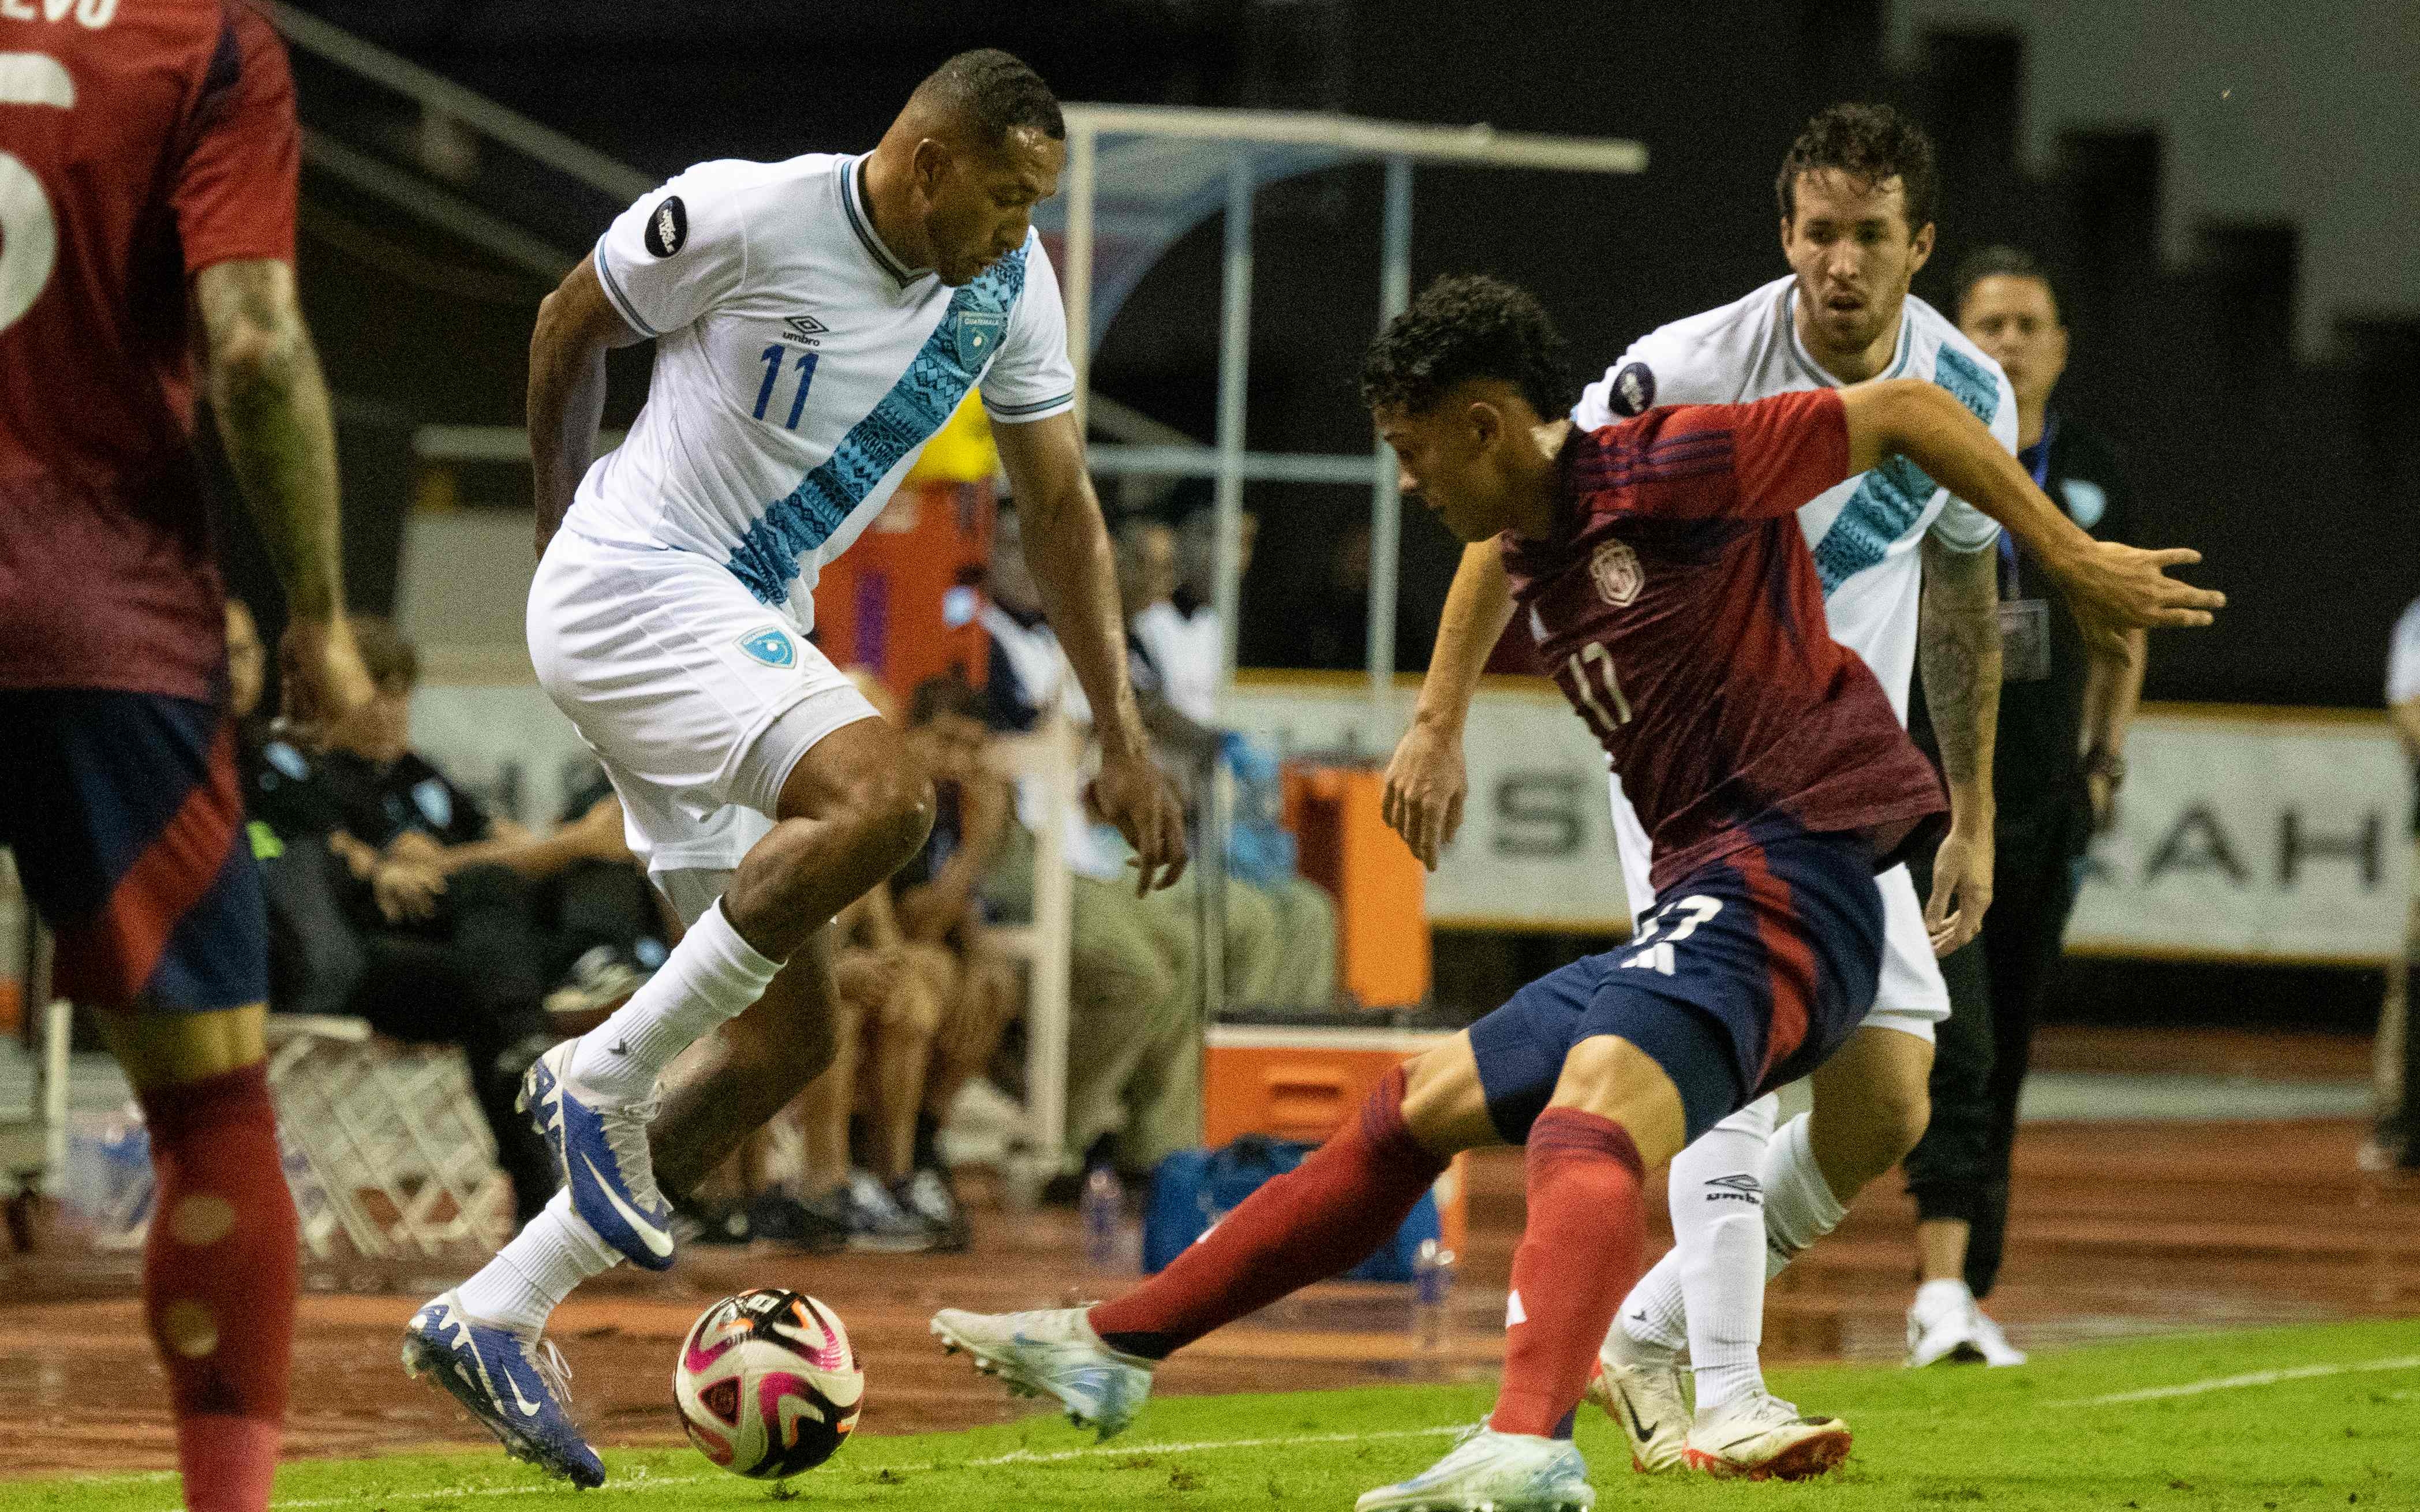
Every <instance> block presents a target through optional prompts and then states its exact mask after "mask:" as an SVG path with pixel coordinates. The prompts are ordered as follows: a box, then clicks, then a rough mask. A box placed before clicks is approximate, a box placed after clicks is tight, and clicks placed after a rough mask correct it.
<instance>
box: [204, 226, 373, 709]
mask: <svg viewBox="0 0 2420 1512" xmlns="http://www.w3.org/2000/svg"><path fill="white" fill-rule="evenodd" d="M194 305H195V307H196V309H197V310H198V311H199V313H200V316H201V327H202V337H203V345H204V353H205V357H206V366H207V369H208V375H209V395H210V409H211V412H212V413H213V414H214V415H215V416H216V417H217V420H218V427H219V437H220V439H221V440H223V441H225V444H226V455H227V462H228V465H229V466H230V467H232V468H233V469H234V471H235V477H236V484H237V486H238V487H239V488H240V490H241V491H242V493H243V497H244V501H245V503H246V504H248V505H249V506H251V510H252V517H253V519H254V521H255V522H256V524H258V526H259V527H260V538H261V540H262V541H263V542H264V543H265V544H266V545H267V546H268V548H269V559H270V563H271V565H272V566H274V567H275V568H276V569H277V579H278V581H279V582H280V583H282V584H284V585H285V588H286V607H287V627H286V636H285V640H284V642H283V644H282V645H281V646H280V647H279V666H280V671H281V672H282V673H283V687H282V693H283V696H284V702H285V705H286V713H287V715H288V716H289V717H293V718H295V719H297V720H300V721H302V722H303V723H318V724H326V723H331V722H333V721H334V720H335V719H337V718H340V717H343V716H345V715H347V714H349V713H351V712H352V711H353V710H354V709H355V708H358V707H359V706H361V705H362V704H364V703H366V702H369V697H370V680H369V674H368V673H367V672H366V671H364V670H363V668H362V658H361V653H360V652H359V651H358V650H356V649H355V648H354V645H353V637H352V632H351V630H350V629H349V628H348V627H347V626H346V624H345V575H344V565H343V562H344V558H343V552H342V549H341V544H342V537H343V532H342V530H341V529H340V527H339V525H338V511H337V507H336V431H335V425H334V422H333V421H332V420H331V419H330V418H329V410H328V384H327V380H326V378H323V377H321V375H320V372H319V354H318V351H317V350H316V349H314V348H313V347H312V345H311V332H309V331H308V330H306V329H304V327H303V324H302V303H301V301H300V300H299V299H298V298H297V297H296V293H295V286H294V269H293V267H292V265H290V264H287V263H284V262H279V261H276V260H273V259H266V258H254V259H242V260H237V261H231V262H222V263H212V264H211V265H210V266H209V267H207V268H205V269H203V270H201V271H200V272H199V273H197V274H195V275H194Z"/></svg>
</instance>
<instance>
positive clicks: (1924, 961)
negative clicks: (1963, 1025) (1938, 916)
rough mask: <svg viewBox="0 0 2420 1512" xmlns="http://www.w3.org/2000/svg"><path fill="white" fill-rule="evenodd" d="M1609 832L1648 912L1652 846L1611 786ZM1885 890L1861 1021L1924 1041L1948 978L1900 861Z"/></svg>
mask: <svg viewBox="0 0 2420 1512" xmlns="http://www.w3.org/2000/svg"><path fill="white" fill-rule="evenodd" d="M1613 791H1614V803H1613V835H1614V841H1615V843H1616V844H1617V845H1618V846H1619V847H1620V849H1621V873H1622V886H1623V887H1625V888H1626V889H1627V890H1628V897H1629V900H1631V901H1632V908H1631V914H1632V917H1633V918H1637V916H1638V915H1640V914H1643V913H1645V912H1646V909H1645V908H1642V907H1639V906H1638V905H1637V903H1638V901H1641V900H1644V901H1648V902H1649V903H1652V900H1653V898H1654V896H1655V894H1654V891H1653V889H1652V888H1651V887H1648V885H1647V871H1648V859H1647V858H1648V856H1649V854H1650V850H1651V847H1650V846H1649V843H1648V840H1647V832H1646V830H1645V829H1643V828H1641V827H1640V825H1639V823H1638V811H1637V810H1635V809H1633V808H1632V807H1631V806H1630V805H1629V804H1628V803H1626V802H1624V801H1622V799H1621V788H1620V786H1619V785H1618V783H1617V784H1616V785H1615V787H1614V790H1613ZM1874 885H1875V886H1876V887H1880V888H1881V889H1882V894H1883V964H1882V975H1881V978H1880V979H1879V980H1878V981H1877V982H1876V984H1875V987H1874V1006H1873V1007H1872V1008H1871V1009H1870V1010H1869V1011H1867V1013H1866V1016H1865V1018H1864V1020H1863V1021H1862V1023H1861V1024H1860V1027H1867V1026H1871V1027H1877V1028H1885V1029H1897V1030H1899V1031H1900V1033H1901V1034H1912V1035H1915V1036H1916V1038H1917V1039H1919V1040H1921V1041H1924V1042H1925V1043H1927V1044H1931V1042H1932V1038H1933V1034H1932V1026H1934V1025H1936V1024H1938V1023H1940V1022H1941V1021H1942V1020H1943V1019H1946V1018H1947V1017H1948V1016H1949V984H1948V983H1947V982H1946V981H1944V980H1942V978H1941V963H1940V962H1939V961H1938V960H1936V959H1935V958H1934V957H1933V954H1932V935H1931V933H1930V932H1929V931H1927V930H1926V929H1925V927H1924V903H1923V901H1922V900H1921V899H1919V898H1917V897H1916V878H1915V877H1913V876H1912V875H1910V874H1909V872H1908V870H1907V868H1906V867H1904V866H1895V867H1892V868H1891V869H1890V870H1889V871H1887V872H1884V873H1882V874H1881V875H1880V876H1878V877H1876V878H1874Z"/></svg>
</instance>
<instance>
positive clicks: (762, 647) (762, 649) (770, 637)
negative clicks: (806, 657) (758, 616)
mask: <svg viewBox="0 0 2420 1512" xmlns="http://www.w3.org/2000/svg"><path fill="white" fill-rule="evenodd" d="M739 649H740V650H742V651H744V652H746V653H748V655H749V656H752V657H753V658H754V659H755V660H757V661H761V662H763V663H764V664H765V665H766V666H768V667H795V666H797V665H798V664H799V648H798V647H797V646H796V645H794V644H792V643H791V641H790V637H789V633H788V632H787V631H785V630H783V628H782V627H781V626H780V625H767V626H765V628H763V629H761V630H751V631H749V632H748V633H747V634H746V635H743V636H741V637H740V638H739Z"/></svg>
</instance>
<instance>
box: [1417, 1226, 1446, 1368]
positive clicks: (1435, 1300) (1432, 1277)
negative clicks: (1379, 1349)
mask: <svg viewBox="0 0 2420 1512" xmlns="http://www.w3.org/2000/svg"><path fill="white" fill-rule="evenodd" d="M1452 1295H1453V1251H1451V1250H1450V1249H1443V1248H1440V1247H1438V1244H1437V1242H1436V1241H1435V1240H1434V1239H1424V1240H1421V1241H1420V1247H1419V1251H1418V1252H1417V1253H1415V1254H1414V1255H1413V1257H1412V1311H1413V1317H1414V1319H1415V1322H1416V1324H1417V1328H1418V1332H1419V1344H1420V1348H1421V1350H1424V1351H1428V1352H1431V1353H1435V1352H1437V1351H1440V1350H1444V1349H1445V1347H1446V1335H1447V1333H1448V1332H1449V1308H1448V1303H1449V1302H1450V1299H1451V1297H1452Z"/></svg>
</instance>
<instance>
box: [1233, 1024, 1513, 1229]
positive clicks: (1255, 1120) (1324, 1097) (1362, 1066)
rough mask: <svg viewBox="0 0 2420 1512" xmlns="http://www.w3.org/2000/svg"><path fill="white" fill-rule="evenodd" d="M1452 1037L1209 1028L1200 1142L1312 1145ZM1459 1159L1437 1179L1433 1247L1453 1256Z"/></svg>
mask: <svg viewBox="0 0 2420 1512" xmlns="http://www.w3.org/2000/svg"><path fill="white" fill-rule="evenodd" d="M1450 1038H1452V1037H1451V1036H1450V1035H1447V1034H1439V1033H1435V1032H1432V1031H1426V1030H1409V1029H1378V1028H1371V1029H1346V1028H1337V1029H1329V1028H1309V1027H1301V1028H1296V1027H1288V1026H1262V1025H1250V1024H1214V1025H1212V1026H1210V1034H1209V1047H1208V1049H1207V1050H1206V1051H1205V1052H1204V1057H1203V1066H1202V1142H1203V1143H1204V1144H1206V1145H1208V1146H1209V1147H1210V1148H1211V1149H1217V1148H1218V1147H1219V1146H1220V1145H1223V1144H1226V1143H1227V1142H1228V1141H1229V1140H1232V1139H1234V1138H1235V1137H1237V1136H1238V1135H1241V1134H1272V1135H1275V1136H1277V1137H1278V1138H1280V1139H1302V1140H1310V1141H1313V1142H1316V1141H1318V1140H1322V1139H1325V1138H1326V1137H1327V1135H1328V1134H1330V1133H1331V1132H1332V1131H1334V1129H1335V1128H1336V1126H1337V1125H1338V1124H1339V1123H1341V1122H1342V1121H1343V1120H1344V1119H1346V1118H1348V1117H1350V1116H1351V1115H1352V1114H1353V1113H1354V1112H1355V1111H1356V1110H1357V1109H1358V1108H1359V1107H1360V1106H1361V1100H1362V1099H1363V1098H1365V1097H1367V1096H1369V1095H1370V1088H1373V1087H1374V1086H1376V1085H1377V1084H1378V1079H1379V1078H1380V1077H1382V1076H1384V1075H1386V1074H1387V1072H1388V1071H1390V1070H1392V1069H1393V1068H1395V1067H1396V1066H1399V1065H1401V1064H1403V1063H1404V1061H1406V1060H1408V1059H1410V1058H1411V1057H1414V1056H1417V1055H1419V1053H1420V1052H1421V1051H1423V1050H1426V1049H1428V1048H1429V1047H1431V1046H1432V1045H1437V1044H1442V1043H1444V1042H1445V1041H1447V1040H1449V1039H1450ZM1463 1160H1464V1157H1462V1156H1459V1155H1457V1156H1455V1157H1454V1161H1453V1164H1452V1165H1450V1166H1448V1167H1447V1168H1446V1173H1445V1174H1444V1175H1443V1176H1441V1177H1438V1178H1437V1183H1436V1201H1437V1219H1438V1227H1440V1229H1441V1230H1442V1237H1441V1239H1440V1241H1439V1242H1441V1243H1442V1244H1443V1245H1444V1246H1445V1247H1446V1248H1447V1249H1450V1250H1453V1251H1455V1252H1457V1253H1459V1252H1460V1251H1461V1249H1462V1242H1463V1233H1464V1229H1465V1212H1464V1202H1463V1190H1464V1181H1463Z"/></svg>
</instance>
